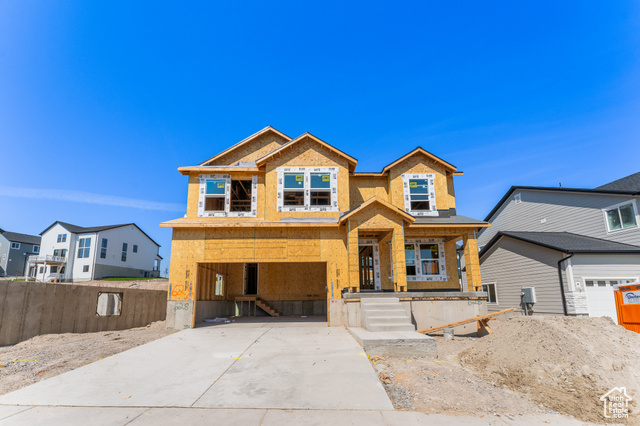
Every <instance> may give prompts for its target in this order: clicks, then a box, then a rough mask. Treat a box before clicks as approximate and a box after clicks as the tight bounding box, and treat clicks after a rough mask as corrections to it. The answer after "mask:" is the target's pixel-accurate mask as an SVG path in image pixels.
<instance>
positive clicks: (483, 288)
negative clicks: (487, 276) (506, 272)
mask: <svg viewBox="0 0 640 426" xmlns="http://www.w3.org/2000/svg"><path fill="white" fill-rule="evenodd" d="M490 285H492V286H493V294H494V295H495V297H496V300H494V301H491V300H489V296H490V294H491V293H490V292H489V291H488V287H489V286H490ZM485 287H487V289H486V290H485ZM481 288H482V291H484V292H485V293H487V303H490V304H492V305H498V304H499V303H498V285H497V284H496V283H495V282H490V283H486V284H485V283H482V284H481Z"/></svg>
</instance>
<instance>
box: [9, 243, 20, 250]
mask: <svg viewBox="0 0 640 426" xmlns="http://www.w3.org/2000/svg"><path fill="white" fill-rule="evenodd" d="M11 248H12V249H13V250H20V243H13V242H12V243H11Z"/></svg>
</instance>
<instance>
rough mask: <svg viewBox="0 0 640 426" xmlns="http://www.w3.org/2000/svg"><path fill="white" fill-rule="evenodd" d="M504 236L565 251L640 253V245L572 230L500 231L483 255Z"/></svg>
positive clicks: (480, 254) (485, 248)
mask: <svg viewBox="0 0 640 426" xmlns="http://www.w3.org/2000/svg"><path fill="white" fill-rule="evenodd" d="M502 237H510V238H514V239H516V240H520V241H525V242H528V243H531V244H535V245H538V246H541V247H546V248H549V249H552V250H557V251H561V252H564V253H617V254H623V253H628V254H633V253H640V247H638V246H632V245H630V244H623V243H617V242H615V241H609V240H603V239H601V238H593V237H587V236H585V235H579V234H574V233H572V232H507V231H501V232H498V233H497V234H496V235H495V236H494V237H493V238H492V239H491V241H489V242H488V243H487V244H486V245H485V246H484V247H483V248H482V250H480V253H479V256H480V257H482V256H483V255H484V254H485V253H487V251H489V249H490V248H491V247H492V246H493V245H494V244H495V243H497V242H498V240H499V239H500V238H502Z"/></svg>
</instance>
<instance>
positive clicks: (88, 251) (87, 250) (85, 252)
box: [76, 237, 93, 259]
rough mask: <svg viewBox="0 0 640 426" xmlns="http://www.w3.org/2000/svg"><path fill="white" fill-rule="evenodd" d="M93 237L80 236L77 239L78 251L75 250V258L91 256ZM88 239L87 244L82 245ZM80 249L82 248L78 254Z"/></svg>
mask: <svg viewBox="0 0 640 426" xmlns="http://www.w3.org/2000/svg"><path fill="white" fill-rule="evenodd" d="M92 239H93V237H82V238H80V239H78V251H77V252H76V255H77V259H88V258H90V257H91V242H92V241H91V240H92ZM87 240H89V245H88V246H87V245H84V244H86V243H87ZM80 250H82V256H80V253H81V252H80Z"/></svg>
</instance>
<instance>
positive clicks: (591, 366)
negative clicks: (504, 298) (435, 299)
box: [460, 316, 640, 423]
mask: <svg viewBox="0 0 640 426" xmlns="http://www.w3.org/2000/svg"><path fill="white" fill-rule="evenodd" d="M491 326H492V328H493V330H494V332H493V333H492V334H491V335H489V336H486V337H483V338H481V339H478V340H477V341H476V342H475V343H474V344H473V345H471V346H470V347H469V348H467V349H465V350H464V351H462V352H461V354H460V360H461V362H462V364H463V365H465V366H468V367H470V368H472V369H473V370H474V371H476V372H477V373H478V375H479V376H480V377H482V378H484V379H485V380H487V381H489V382H491V383H495V384H496V385H497V386H500V387H505V388H508V389H511V390H513V391H517V392H522V393H524V394H526V395H528V396H529V397H530V398H531V399H532V400H533V401H534V402H536V403H537V404H543V405H544V406H546V407H548V408H550V409H552V410H554V411H557V412H560V413H562V414H567V415H571V416H574V417H575V418H577V419H580V420H582V421H590V422H603V421H604V418H603V406H602V401H600V397H601V396H602V395H604V394H605V393H606V392H608V391H609V390H610V389H612V388H614V387H626V389H627V393H628V394H629V395H630V396H631V397H633V398H634V400H637V399H638V398H640V334H638V333H634V332H631V331H628V330H626V329H624V328H622V327H620V326H617V325H615V324H614V322H613V321H612V320H611V319H609V318H581V317H551V316H545V317H542V316H540V317H514V318H509V319H507V320H503V321H494V322H492V324H491ZM629 409H630V411H631V414H630V418H629V420H628V422H629V423H638V422H639V421H640V418H639V417H638V413H637V411H638V410H637V406H636V403H635V401H632V402H631V403H630V405H629Z"/></svg>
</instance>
